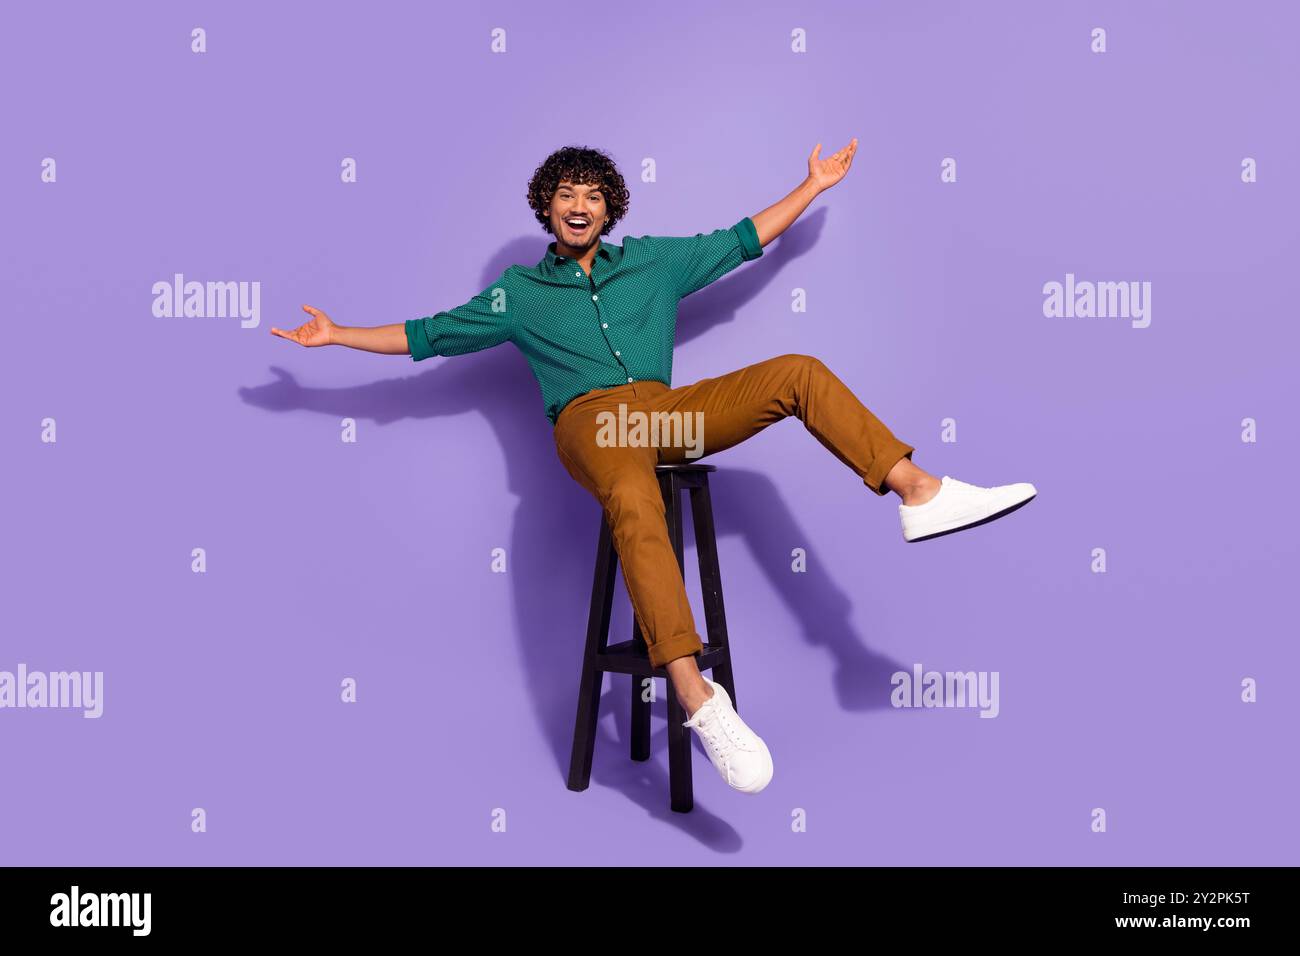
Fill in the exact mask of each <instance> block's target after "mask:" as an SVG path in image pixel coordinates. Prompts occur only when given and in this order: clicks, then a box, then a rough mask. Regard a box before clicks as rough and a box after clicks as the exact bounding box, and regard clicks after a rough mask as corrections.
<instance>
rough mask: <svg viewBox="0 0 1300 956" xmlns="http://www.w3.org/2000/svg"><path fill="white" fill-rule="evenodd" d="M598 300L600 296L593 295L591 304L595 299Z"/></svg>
mask: <svg viewBox="0 0 1300 956" xmlns="http://www.w3.org/2000/svg"><path fill="white" fill-rule="evenodd" d="M599 298H600V296H598V295H593V296H592V297H591V301H592V302H595V301H596V300H597V299H599Z"/></svg>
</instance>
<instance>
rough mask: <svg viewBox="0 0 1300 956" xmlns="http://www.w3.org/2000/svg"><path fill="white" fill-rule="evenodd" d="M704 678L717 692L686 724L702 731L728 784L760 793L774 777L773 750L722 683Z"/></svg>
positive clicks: (715, 764)
mask: <svg viewBox="0 0 1300 956" xmlns="http://www.w3.org/2000/svg"><path fill="white" fill-rule="evenodd" d="M704 682H705V683H706V684H708V685H709V686H710V687H712V688H713V696H712V697H710V698H709V699H708V700H706V701H705V702H704V703H703V704H701V705H700V707H699V709H698V710H697V711H695V713H694V715H692V717H691V719H690V720H688V721H686V722H684V723H683V724H682V726H683V727H690V728H691V729H693V730H694V731H695V732H696V733H697V734H698V735H699V737H700V740H702V741H703V742H704V749H705V750H707V751H708V753H709V759H710V760H712V761H713V766H714V767H716V768H717V770H718V773H719V774H720V775H721V776H722V779H723V780H725V781H727V786H729V787H731V788H732V789H734V790H739V791H741V792H742V793H758V791H760V790H762V789H763V788H764V787H766V786H767V785H768V783H769V782H770V781H771V779H772V754H771V753H770V752H769V751H768V749H767V744H765V743H763V739H762V738H761V737H759V736H758V734H756V733H754V732H753V731H752V730H750V729H749V727H748V725H746V723H745V722H744V721H743V720H741V719H740V715H739V714H738V713H736V709H735V708H734V707H732V706H731V698H730V697H729V696H728V695H727V692H726V691H725V690H724V689H723V687H722V685H721V684H715V683H714V682H713V681H711V680H709V679H708V678H707V677H705V678H704Z"/></svg>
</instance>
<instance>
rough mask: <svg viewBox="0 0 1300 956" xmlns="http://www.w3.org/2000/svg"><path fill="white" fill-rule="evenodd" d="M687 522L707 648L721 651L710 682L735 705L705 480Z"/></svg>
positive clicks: (704, 477)
mask: <svg viewBox="0 0 1300 956" xmlns="http://www.w3.org/2000/svg"><path fill="white" fill-rule="evenodd" d="M691 519H692V521H693V522H694V524H695V554H696V556H697V557H698V558H699V564H700V590H701V592H702V593H703V595H704V623H705V628H706V632H707V633H708V636H709V646H710V647H720V648H722V655H721V657H720V658H719V662H718V663H717V664H715V665H714V666H713V680H715V681H717V682H718V683H719V684H721V685H722V686H723V687H724V688H725V689H726V691H727V696H728V697H730V698H731V705H732V707H734V708H735V709H736V713H740V705H739V704H738V703H736V681H735V678H734V677H733V676H732V673H731V647H730V645H729V644H728V643H727V612H726V609H725V607H724V606H723V603H722V569H721V568H720V567H719V565H718V539H717V535H716V533H715V531H714V527H713V500H712V499H711V498H710V497H709V476H708V474H707V473H705V474H702V475H700V482H699V484H697V485H693V486H692V487H691Z"/></svg>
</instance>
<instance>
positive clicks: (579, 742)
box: [568, 463, 740, 813]
mask: <svg viewBox="0 0 1300 956" xmlns="http://www.w3.org/2000/svg"><path fill="white" fill-rule="evenodd" d="M716 470H717V468H716V467H715V466H713V465H703V464H699V463H693V464H692V463H684V464H680V465H658V466H656V467H655V475H656V477H657V478H658V479H659V490H660V491H661V492H662V494H663V497H664V508H665V512H666V514H665V517H666V519H667V522H668V537H669V539H670V540H671V541H672V543H673V550H674V551H676V552H677V564H678V566H679V567H680V568H681V569H682V577H683V579H685V577H686V563H685V560H684V558H683V557H682V509H681V493H682V490H683V489H688V490H689V491H690V493H691V518H692V520H693V521H694V522H695V552H696V555H697V557H698V561H699V566H700V587H701V590H702V591H703V593H704V620H705V625H706V628H707V634H708V642H707V643H706V644H705V645H704V650H703V651H702V652H701V653H700V655H699V656H698V657H697V658H696V664H697V665H698V666H699V668H700V670H701V671H704V670H707V669H710V668H712V670H713V678H712V679H713V680H714V681H716V682H717V683H719V684H721V685H722V686H723V687H724V688H726V691H727V693H728V694H729V695H730V696H731V701H732V705H733V706H735V702H736V685H735V683H734V681H733V679H732V674H731V651H730V649H729V648H728V646H727V618H726V614H725V613H724V611H723V607H722V580H721V577H720V574H719V569H718V542H717V539H716V538H715V536H714V531H713V506H712V504H711V503H710V501H709V472H711V471H716ZM617 569H618V554H617V552H616V551H615V550H614V542H613V538H612V537H611V535H610V529H609V523H608V522H607V521H606V520H605V515H604V511H603V510H602V512H601V517H600V536H599V537H598V539H597V541H596V577H595V581H594V583H593V584H592V586H591V612H590V616H589V617H588V619H587V647H586V650H585V651H584V652H583V656H582V679H581V681H580V684H579V689H578V719H577V724H576V726H575V727H574V730H573V754H572V756H571V757H570V759H569V782H568V787H569V789H570V790H586V789H587V785H588V784H589V783H590V782H591V758H592V754H593V753H594V752H595V750H596V721H597V719H598V718H599V717H600V685H601V678H602V675H603V674H604V672H605V671H611V672H613V673H616V674H630V675H631V679H632V759H633V760H649V759H650V702H649V701H647V700H642V699H641V681H642V680H643V679H644V678H646V677H662V678H664V679H665V680H666V682H667V684H666V686H667V688H668V693H667V698H668V700H667V704H668V789H669V792H670V797H671V806H672V809H673V810H676V811H677V812H679V813H688V812H689V811H690V810H691V808H692V807H694V806H695V796H694V791H693V788H692V786H691V733H692V732H691V730H690V728H688V727H683V726H682V723H683V722H684V721H685V720H686V719H687V714H686V711H685V709H684V708H683V707H682V705H681V703H680V702H679V701H678V700H677V695H676V693H674V692H673V682H672V678H670V677H669V676H668V669H667V668H666V667H652V666H651V664H650V657H649V654H648V653H647V651H646V644H645V638H643V637H642V636H641V623H640V622H639V621H637V620H636V614H635V613H634V614H633V615H632V618H633V622H634V623H633V625H632V639H631V640H630V641H624V642H622V643H620V644H614V645H612V646H611V645H610V644H609V612H610V608H611V606H612V604H613V601H614V572H615V571H616V570H617ZM736 710H737V712H739V710H740V708H739V707H736Z"/></svg>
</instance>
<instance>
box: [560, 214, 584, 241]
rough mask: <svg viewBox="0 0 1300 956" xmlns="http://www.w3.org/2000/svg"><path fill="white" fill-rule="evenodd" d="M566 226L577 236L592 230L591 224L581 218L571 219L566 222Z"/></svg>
mask: <svg viewBox="0 0 1300 956" xmlns="http://www.w3.org/2000/svg"><path fill="white" fill-rule="evenodd" d="M564 224H565V225H566V226H568V227H569V231H570V232H572V233H574V234H576V235H579V236H581V235H583V234H585V233H586V231H587V230H588V229H590V228H591V222H590V221H589V220H587V219H584V218H582V217H581V216H574V217H573V218H571V219H566V220H564Z"/></svg>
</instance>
